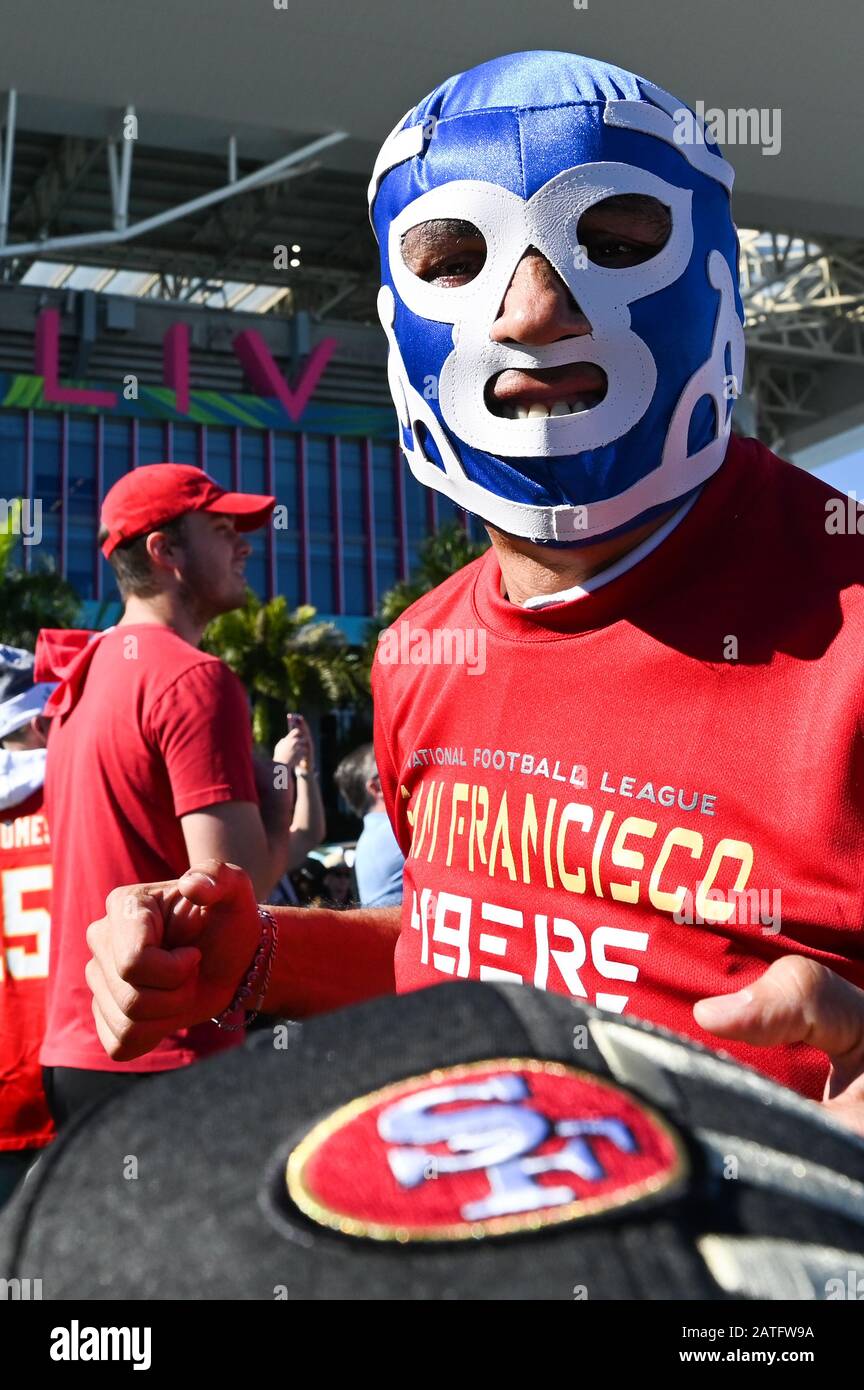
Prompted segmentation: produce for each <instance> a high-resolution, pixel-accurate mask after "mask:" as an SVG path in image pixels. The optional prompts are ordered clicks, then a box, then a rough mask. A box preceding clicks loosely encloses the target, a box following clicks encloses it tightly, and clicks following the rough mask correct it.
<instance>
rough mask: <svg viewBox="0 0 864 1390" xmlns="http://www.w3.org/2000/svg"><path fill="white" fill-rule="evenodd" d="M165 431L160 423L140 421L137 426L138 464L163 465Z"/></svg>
mask: <svg viewBox="0 0 864 1390" xmlns="http://www.w3.org/2000/svg"><path fill="white" fill-rule="evenodd" d="M165 461H166V460H165V431H164V429H163V427H162V422H161V421H156V420H141V421H140V422H139V425H138V462H139V464H141V463H165Z"/></svg>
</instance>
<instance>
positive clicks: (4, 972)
mask: <svg viewBox="0 0 864 1390" xmlns="http://www.w3.org/2000/svg"><path fill="white" fill-rule="evenodd" d="M41 808H42V793H41V792H37V793H36V794H35V795H34V796H31V797H29V798H28V799H27V801H25V802H22V803H21V805H20V806H15V807H13V808H12V809H11V810H9V811H4V812H0V939H2V950H0V1152H2V1151H9V1150H12V1149H31V1148H41V1147H42V1146H43V1145H45V1144H47V1143H48V1142H49V1140H50V1139H52V1138H53V1136H54V1129H53V1126H52V1123H51V1116H50V1115H49V1113H48V1106H47V1104H46V1101H45V1094H44V1092H43V1089H42V1069H41V1067H40V1066H39V1048H40V1047H41V1045H42V1034H43V1033H44V1031H45V978H46V976H47V974H48V949H49V938H50V934H51V849H50V840H49V838H48V824H47V822H46V820H45V817H44V816H43V815H42V809H41Z"/></svg>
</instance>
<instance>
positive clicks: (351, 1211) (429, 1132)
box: [287, 1059, 687, 1241]
mask: <svg viewBox="0 0 864 1390" xmlns="http://www.w3.org/2000/svg"><path fill="white" fill-rule="evenodd" d="M686 1167H687V1161H686V1155H685V1151H684V1148H683V1146H682V1144H681V1141H680V1139H679V1138H678V1136H677V1135H676V1134H675V1132H674V1131H673V1130H672V1129H671V1128H670V1126H669V1125H668V1124H667V1123H666V1121H665V1120H663V1119H661V1118H660V1116H659V1115H657V1114H655V1112H654V1111H653V1110H651V1109H650V1108H649V1107H648V1106H646V1105H644V1104H643V1103H642V1102H641V1101H639V1100H637V1099H636V1098H635V1097H634V1096H632V1095H630V1094H629V1093H628V1092H626V1091H623V1090H622V1089H621V1088H620V1087H618V1086H615V1085H612V1084H611V1083H610V1082H608V1081H604V1080H601V1079H600V1078H598V1077H596V1076H592V1075H590V1074H589V1073H587V1072H582V1071H577V1070H575V1069H574V1068H572V1067H566V1066H562V1065H561V1064H560V1063H557V1062H538V1061H526V1060H522V1059H510V1060H502V1061H490V1062H475V1063H473V1064H471V1065H466V1066H457V1067H445V1068H442V1069H441V1070H440V1071H434V1072H429V1073H427V1074H426V1075H425V1076H415V1077H411V1078H410V1079H409V1080H406V1081H400V1082H398V1083H397V1084H396V1085H393V1086H387V1087H386V1088H385V1089H384V1090H381V1091H374V1092H372V1093H371V1094H370V1095H367V1096H362V1097H360V1099H358V1100H355V1101H352V1102H351V1103H350V1104H348V1105H345V1106H342V1107H341V1108H340V1109H339V1110H336V1111H335V1112H334V1113H333V1114H332V1115H330V1116H329V1117H328V1118H327V1119H326V1120H323V1121H322V1122H321V1123H320V1124H318V1125H316V1126H315V1128H314V1129H313V1130H311V1132H310V1133H309V1134H308V1135H307V1136H306V1138H305V1139H304V1140H303V1141H302V1142H301V1143H300V1144H299V1145H298V1147H297V1148H296V1149H295V1150H294V1151H293V1153H292V1154H291V1157H290V1158H289V1160H288V1171H287V1181H288V1191H289V1194H290V1196H291V1198H292V1200H293V1201H294V1203H295V1204H296V1205H297V1206H298V1207H299V1208H300V1210H301V1211H302V1212H304V1213H305V1214H306V1215H307V1216H309V1217H311V1218H312V1220H313V1221H317V1222H319V1223H320V1224H321V1225H324V1226H330V1227H332V1228H333V1229H334V1230H337V1231H340V1232H342V1233H343V1234H344V1235H351V1236H365V1237H368V1238H372V1239H375V1240H397V1241H411V1240H462V1239H468V1238H472V1237H478V1236H487V1235H508V1234H510V1233H512V1232H515V1231H536V1230H539V1229H541V1228H542V1227H544V1226H549V1225H554V1224H559V1223H561V1222H565V1221H575V1220H578V1219H579V1218H580V1217H585V1216H593V1215H596V1214H597V1213H598V1212H604V1211H609V1210H611V1209H612V1208H615V1207H620V1206H624V1205H627V1204H630V1203H634V1202H639V1201H642V1200H644V1199H645V1198H647V1197H649V1196H654V1195H655V1194H657V1193H659V1192H663V1191H666V1190H668V1189H671V1188H673V1187H676V1186H678V1185H679V1183H680V1182H681V1181H682V1179H683V1177H684V1175H685V1172H686Z"/></svg>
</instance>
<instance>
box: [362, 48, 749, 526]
mask: <svg viewBox="0 0 864 1390" xmlns="http://www.w3.org/2000/svg"><path fill="white" fill-rule="evenodd" d="M732 177H733V175H732V170H731V168H730V166H729V165H728V164H727V163H726V161H725V159H724V158H723V157H722V155H721V154H720V152H719V150H718V149H717V147H716V146H715V145H713V144H711V143H707V142H706V138H705V136H704V134H703V132H702V131H701V129H700V128H699V127H698V125H697V123H696V120H695V117H692V116H691V113H690V112H689V111H687V109H686V108H684V107H682V106H681V104H680V103H679V102H677V101H676V100H675V99H674V98H673V97H671V96H669V95H668V94H667V93H666V92H663V91H661V90H660V89H659V88H657V87H655V86H653V85H652V84H651V83H650V82H646V81H644V80H643V79H641V78H637V77H635V76H633V74H632V73H629V72H624V71H622V70H621V69H619V68H613V67H609V66H608V65H606V64H604V63H598V62H594V61H589V60H586V59H583V58H577V57H574V56H571V55H569V54H564V53H527V54H516V55H512V56H510V57H508V58H502V59H499V60H497V61H495V62H491V63H485V64H484V65H483V66H482V67H479V68H475V69H474V70H473V71H471V72H468V73H465V74H462V75H461V76H459V77H456V78H454V79H452V80H451V81H449V82H446V83H444V84H443V85H442V86H441V87H439V88H437V89H436V91H435V92H433V93H432V94H431V96H429V97H427V98H426V100H425V101H423V102H421V103H420V105H419V106H417V107H416V108H415V109H414V110H413V111H412V112H410V113H409V114H408V116H407V117H406V118H405V119H404V120H403V121H402V122H401V123H400V125H399V126H398V127H397V129H396V130H395V131H394V132H393V134H392V135H391V136H390V138H389V139H388V140H387V141H386V142H385V144H384V147H383V149H382V150H381V153H380V155H379V158H378V161H377V163H376V166H375V173H374V176H373V179H372V182H371V184H370V190H369V192H370V203H371V209H372V216H373V220H374V225H375V230H376V233H377V236H378V240H379V242H380V246H381V262H382V278H383V287H382V289H381V292H380V296H379V312H380V315H381V321H382V323H383V325H384V329H385V331H386V333H387V336H388V339H389V343H390V364H389V376H390V384H391V389H392V392H393V398H394V401H395V403H396V408H397V411H398V414H399V422H400V427H401V437H402V447H403V449H404V450H405V453H406V456H407V458H408V461H409V463H410V466H411V468H412V471H413V472H414V474H415V476H416V477H417V478H418V479H419V480H420V481H421V482H423V483H425V484H426V485H427V486H429V487H433V488H436V489H437V490H439V491H440V492H443V493H445V494H446V495H447V496H448V497H451V498H452V499H453V500H454V501H455V502H457V503H458V504H459V505H460V506H462V507H464V508H465V509H466V510H468V511H471V512H474V513H475V514H476V515H478V516H480V517H482V518H483V519H484V520H485V521H487V522H488V523H490V524H492V525H493V526H495V527H496V528H497V529H498V530H500V531H503V532H505V533H508V534H509V535H511V536H519V537H524V538H526V539H529V540H532V541H540V542H551V543H553V544H558V545H567V546H573V545H577V544H582V545H584V544H586V543H592V542H596V541H597V540H599V539H602V538H606V537H609V536H611V535H615V534H616V533H618V532H622V531H625V530H631V529H632V528H634V527H636V526H639V525H640V524H642V523H644V522H646V521H649V520H650V519H651V518H655V517H657V516H658V515H659V513H660V512H661V511H662V510H663V509H668V508H669V505H670V504H671V503H673V502H677V501H680V499H682V498H685V497H687V496H689V495H691V494H692V493H693V492H694V490H695V489H697V488H698V487H699V486H700V485H701V484H702V483H704V482H705V480H706V479H707V478H708V477H710V475H711V474H712V473H714V472H715V471H716V470H717V469H718V468H719V467H720V465H721V463H722V462H723V457H724V454H725V452H726V444H727V441H728V436H729V423H730V414H731V407H732V403H733V400H734V397H735V395H736V394H737V391H738V390H739V388H740V382H741V379H742V375H743V362H744V336H743V329H742V310H741V301H740V297H739V294H738V288H737V278H738V277H737V239H736V234H735V228H734V226H733V223H732V218H731V212H730V206H729V190H730V188H731V186H732ZM526 262H527V264H526ZM520 272H521V275H522V278H523V279H524V278H526V277H527V276H530V275H531V274H532V272H533V274H534V276H535V278H537V280H538V287H537V288H538V292H539V293H540V294H541V295H543V294H545V297H546V299H547V300H549V298H550V296H551V295H553V294H557V296H558V297H559V298H560V299H561V300H562V301H564V303H565V305H566V309H565V312H564V313H562V312H561V311H560V308H559V311H558V313H557V316H556V317H555V318H554V320H553V317H552V315H551V314H550V313H548V312H547V320H548V321H547V322H546V323H540V322H538V323H536V324H534V325H531V324H527V323H526V322H525V320H524V314H523V315H522V316H521V319H520V317H519V309H518V307H517V308H516V310H515V314H516V318H515V320H514V318H513V312H514V311H512V310H511V309H509V308H508V294H509V291H510V289H512V283H513V280H514V273H520ZM544 273H545V284H544ZM556 307H558V306H556ZM542 312H543V310H542V305H541V306H540V313H541V314H542ZM536 316H537V315H536V314H535V317H536ZM532 327H533V329H534V331H533V332H532Z"/></svg>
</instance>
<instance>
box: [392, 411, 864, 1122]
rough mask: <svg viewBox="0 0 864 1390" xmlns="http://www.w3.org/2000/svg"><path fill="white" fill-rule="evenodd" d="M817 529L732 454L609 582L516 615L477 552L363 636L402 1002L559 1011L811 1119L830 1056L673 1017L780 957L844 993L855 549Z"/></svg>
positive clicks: (816, 497)
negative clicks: (822, 971)
mask: <svg viewBox="0 0 864 1390" xmlns="http://www.w3.org/2000/svg"><path fill="white" fill-rule="evenodd" d="M842 500H843V503H844V506H843V515H844V517H845V515H846V507H845V500H846V499H845V498H844V499H842ZM836 514H837V501H836V499H835V498H834V496H833V494H832V493H831V492H830V490H829V489H828V488H827V487H826V486H825V485H824V484H822V483H821V482H819V481H818V480H817V479H815V478H813V477H811V476H810V475H808V474H806V473H804V472H802V471H801V470H799V469H797V468H793V467H792V466H791V465H789V464H787V463H784V462H783V461H782V460H780V459H777V458H775V457H774V455H772V454H770V453H769V451H768V450H767V449H765V448H763V447H762V446H761V445H759V444H757V443H756V442H755V441H754V440H746V441H744V440H735V439H733V440H732V442H731V444H730V448H729V452H728V454H727V458H726V461H725V463H724V465H723V467H722V468H721V469H720V471H719V472H718V473H717V474H716V475H715V477H714V478H713V479H712V480H711V481H710V482H709V483H708V484H707V485H706V487H705V489H704V491H703V493H702V495H701V496H700V497H699V499H698V501H697V502H696V504H695V505H694V507H693V508H692V510H691V511H690V513H689V514H688V515H687V516H686V517H685V518H684V520H683V521H682V522H681V523H680V524H679V525H678V526H677V527H676V529H675V530H674V531H673V532H672V534H671V535H670V536H668V537H667V539H666V540H665V541H664V542H663V543H662V544H661V545H660V546H659V547H658V548H657V549H656V550H655V551H654V552H653V553H652V554H650V555H648V556H647V557H646V558H644V559H643V560H642V561H641V562H640V563H639V564H637V565H635V566H634V567H632V568H631V569H630V570H629V571H627V572H626V573H624V574H622V575H620V576H619V577H618V578H617V579H614V580H612V581H611V582H609V583H608V584H606V585H603V586H601V587H599V588H597V589H595V590H593V591H592V592H589V593H587V594H584V595H583V596H581V597H579V598H577V599H575V600H573V601H570V602H567V603H562V604H560V605H557V606H552V607H548V608H545V609H540V610H534V611H530V610H526V609H524V608H521V607H519V606H517V605H515V604H511V603H508V602H507V600H506V599H505V598H504V597H502V593H501V574H500V569H499V566H498V563H497V560H496V558H495V554H494V552H492V551H490V552H489V553H488V554H487V555H486V556H484V557H483V558H482V559H481V560H479V561H476V562H475V563H474V564H473V565H470V566H468V567H467V568H466V569H464V570H462V571H461V572H460V573H458V574H457V575H455V576H453V577H452V578H451V579H449V580H447V581H446V582H445V583H444V584H442V585H441V586H440V587H439V588H438V589H436V590H435V591H434V592H432V593H431V594H429V595H427V596H425V597H424V598H422V599H421V600H419V601H418V602H417V603H415V604H414V605H413V606H412V607H411V608H410V609H409V610H408V612H407V613H405V614H404V615H403V617H402V619H400V620H399V621H398V622H397V623H396V624H394V625H393V627H391V628H390V629H388V631H387V632H386V633H385V634H382V639H381V641H380V643H379V647H378V652H377V656H376V664H375V672H374V693H375V711H376V735H375V747H376V754H377V761H378V769H379V773H380V776H381V783H382V789H383V792H384V796H385V799H386V803H387V808H388V811H389V814H390V818H391V821H392V823H393V826H394V829H395V831H396V835H397V838H398V840H399V842H400V845H401V848H402V851H403V853H404V854H405V856H406V863H405V875H404V898H403V917H402V931H401V935H400V939H399V942H398V944H397V948H396V958H395V961H396V983H397V988H398V989H399V990H406V989H412V988H416V987H419V986H421V985H428V984H434V983H436V982H438V981H443V980H447V979H459V978H471V979H481V980H506V981H513V982H520V983H524V984H528V985H534V986H538V987H542V988H545V989H550V990H555V991H558V992H560V993H564V994H569V995H570V996H571V997H572V998H573V999H574V1000H579V1001H582V1002H587V1003H590V1004H595V1005H597V1006H598V1007H600V1008H604V1009H608V1010H612V1011H615V1012H618V1013H627V1014H630V1015H634V1016H635V1017H638V1018H644V1019H647V1020H649V1021H650V1022H653V1023H657V1024H660V1025H663V1026H665V1027H668V1028H671V1029H673V1030H675V1031H676V1032H679V1033H682V1034H684V1035H686V1036H690V1037H694V1038H696V1039H697V1040H699V1041H700V1042H702V1043H704V1044H706V1045H708V1046H715V1047H720V1046H725V1047H726V1049H727V1050H728V1051H730V1052H731V1053H733V1055H735V1056H736V1057H738V1058H739V1059H740V1060H742V1061H746V1062H748V1063H749V1064H750V1065H751V1066H753V1067H756V1068H758V1069H759V1070H761V1071H763V1072H766V1073H767V1074H768V1075H770V1076H773V1077H774V1078H775V1079H776V1080H778V1081H780V1082H782V1083H785V1084H786V1085H789V1086H792V1087H793V1088H795V1089H797V1090H799V1091H802V1092H803V1093H805V1094H807V1095H810V1096H813V1097H819V1096H820V1095H821V1093H822V1089H823V1086H824V1082H825V1079H826V1074H827V1069H828V1067H827V1061H826V1059H825V1057H824V1055H823V1054H821V1053H819V1052H817V1051H816V1050H815V1049H813V1048H809V1047H804V1046H802V1045H794V1046H788V1047H779V1048H770V1049H765V1048H756V1047H752V1046H748V1045H744V1044H735V1043H730V1044H725V1045H724V1044H721V1043H720V1042H719V1040H718V1039H716V1038H712V1037H710V1036H709V1035H708V1034H706V1033H704V1032H703V1031H702V1030H701V1029H700V1028H699V1027H698V1026H697V1024H696V1022H695V1020H694V1018H693V1014H692V1006H693V1004H694V1003H695V1001H696V1000H697V999H700V998H703V997H705V996H708V995H714V994H728V993H732V992H733V991H735V990H737V989H741V988H743V987H745V986H746V985H749V984H752V982H753V981H754V980H756V979H757V978H758V977H759V976H760V975H761V974H762V973H763V972H764V970H765V969H766V967H767V966H768V965H769V964H770V962H771V961H773V960H775V959H776V958H777V957H779V956H781V955H788V954H793V953H794V954H798V955H804V956H809V957H811V958H812V959H814V960H817V961H820V962H822V963H823V964H825V965H827V966H828V967H829V968H831V969H832V970H835V971H837V972H838V973H840V974H841V975H845V976H846V977H847V978H848V979H849V980H851V981H852V982H853V983H855V984H857V985H858V986H859V987H860V986H864V738H862V725H864V682H862V662H861V653H862V650H864V535H861V534H857V524H856V521H855V520H853V524H852V526H851V528H849V527H844V528H842V529H841V528H840V527H838V526H837V524H836ZM857 515H858V514H856V516H857ZM860 515H861V519H862V527H864V513H862V514H860Z"/></svg>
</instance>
